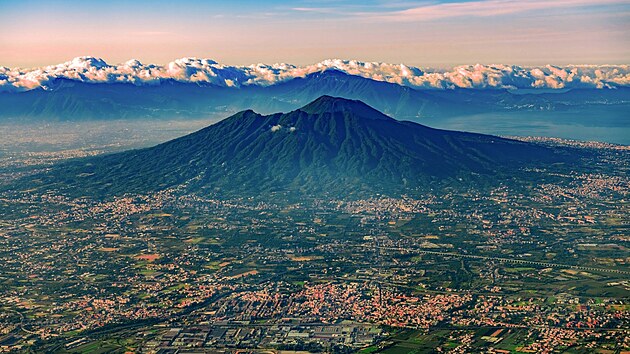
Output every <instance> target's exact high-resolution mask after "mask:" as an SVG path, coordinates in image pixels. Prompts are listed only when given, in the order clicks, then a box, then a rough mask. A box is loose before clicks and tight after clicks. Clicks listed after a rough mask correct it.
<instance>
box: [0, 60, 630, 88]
mask: <svg viewBox="0 0 630 354" xmlns="http://www.w3.org/2000/svg"><path fill="white" fill-rule="evenodd" d="M326 70H339V71H343V72H345V73H347V74H350V75H357V76H361V77H365V78H370V79H373V80H377V81H385V82H390V83H396V84H399V85H404V86H410V87H413V88H422V89H452V88H477V89H485V88H520V89H523V88H528V89H531V88H550V89H560V88H578V87H592V88H605V87H617V86H630V65H570V66H565V67H559V66H552V65H546V66H541V67H520V66H513V65H512V66H510V65H480V64H477V65H465V66H458V67H455V68H453V69H452V70H450V71H442V70H433V69H420V68H417V67H412V66H407V65H404V64H387V63H378V62H361V61H356V60H339V59H329V60H324V61H322V62H320V63H317V64H313V65H307V66H296V65H291V64H284V63H282V64H273V65H267V64H255V65H249V66H229V65H223V64H219V63H217V62H215V61H213V60H210V59H198V58H181V59H177V60H175V61H172V62H170V63H168V64H167V65H163V66H161V65H154V64H143V63H141V62H140V61H138V60H135V59H134V60H129V61H127V62H125V63H122V64H118V65H110V64H108V63H106V62H105V61H104V60H103V59H100V58H94V57H77V58H74V59H73V60H71V61H68V62H65V63H62V64H58V65H51V66H46V67H40V68H30V69H21V68H7V67H0V92H2V91H4V92H19V91H28V90H32V89H35V88H39V87H41V88H43V89H54V86H55V81H56V80H57V79H68V80H76V81H81V82H88V83H131V84H134V85H158V84H160V82H162V81H164V80H175V81H179V82H188V83H197V84H209V85H217V86H224V87H240V86H245V85H260V86H269V85H273V84H276V83H279V82H284V81H288V80H291V79H294V78H300V77H305V76H306V75H309V74H312V73H316V72H323V71H326Z"/></svg>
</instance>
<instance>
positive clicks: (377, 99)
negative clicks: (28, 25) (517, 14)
mask: <svg viewBox="0 0 630 354" xmlns="http://www.w3.org/2000/svg"><path fill="white" fill-rule="evenodd" d="M0 79H1V78H0ZM322 95H332V96H339V97H345V98H348V99H357V100H361V101H364V102H366V103H367V104H369V105H371V106H373V107H375V108H377V109H378V110H380V111H382V112H384V113H386V114H387V115H390V116H392V117H395V118H397V119H405V120H413V121H417V122H422V120H423V119H424V118H441V117H454V116H462V115H470V114H477V113H492V112H515V111H561V112H577V113H580V112H583V111H584V110H589V111H590V112H601V111H605V112H606V114H610V112H612V114H613V115H616V116H620V117H622V118H623V116H624V115H625V116H626V117H627V112H629V111H630V88H627V87H617V88H614V89H596V88H575V89H570V90H524V89H522V90H516V91H512V90H509V89H500V88H498V89H491V90H489V89H462V88H455V89H447V90H435V89H419V88H412V87H408V86H402V85H398V84H395V83H389V82H384V81H377V80H373V79H370V78H365V77H362V76H356V75H350V74H347V73H345V72H342V71H339V70H334V69H330V70H325V71H322V72H315V73H312V74H309V75H306V76H305V77H299V78H294V79H291V80H288V81H282V82H279V83H276V84H273V85H268V86H261V85H243V86H239V87H227V86H219V85H214V84H210V83H203V82H199V83H190V82H181V81H176V80H172V79H165V80H162V81H160V82H159V84H155V85H135V84H132V83H89V82H83V81H79V80H72V79H67V78H56V79H51V80H50V81H49V82H48V83H47V86H46V87H37V88H35V89H32V90H29V91H24V92H2V93H0V107H2V109H0V119H2V120H5V121H6V120H13V121H25V120H27V121H29V120H46V121H55V120H86V119H127V118H129V119H137V118H151V119H156V118H158V119H171V118H219V117H224V116H226V115H228V114H233V113H235V112H238V111H241V110H244V109H249V108H251V109H254V110H256V111H257V112H261V113H263V114H269V113H273V112H278V111H283V112H287V111H291V110H294V109H297V108H299V107H301V106H303V105H304V104H306V103H308V102H310V101H312V100H314V99H315V98H317V97H319V96H322Z"/></svg>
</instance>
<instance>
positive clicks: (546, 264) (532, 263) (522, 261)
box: [368, 246, 630, 275]
mask: <svg viewBox="0 0 630 354" xmlns="http://www.w3.org/2000/svg"><path fill="white" fill-rule="evenodd" d="M368 247H374V246H368ZM378 248H379V249H383V250H389V251H399V252H407V253H419V254H431V255H437V256H447V257H459V258H472V259H480V260H492V261H498V262H506V263H516V264H523V265H530V266H537V267H544V268H567V269H576V270H584V271H589V272H604V273H614V274H621V275H630V271H624V270H619V269H608V268H594V267H583V266H576V265H568V264H559V263H549V262H538V261H528V260H526V259H517V258H502V257H490V256H478V255H472V254H462V253H454V252H436V251H426V250H418V249H409V248H402V247H382V246H380V247H378Z"/></svg>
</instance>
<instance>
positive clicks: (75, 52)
mask: <svg viewBox="0 0 630 354" xmlns="http://www.w3.org/2000/svg"><path fill="white" fill-rule="evenodd" d="M78 56H95V57H100V58H103V59H105V60H106V61H107V62H108V63H122V62H125V61H127V60H129V59H132V58H134V59H139V60H141V61H142V62H145V63H155V64H166V63H168V62H170V61H172V60H174V59H176V58H182V57H198V58H210V59H213V60H215V61H218V62H220V63H223V64H229V65H249V64H254V63H269V64H271V63H278V62H285V63H291V64H296V65H306V64H312V63H316V62H319V61H322V60H324V59H329V58H341V59H357V60H362V61H378V62H387V63H405V64H407V65H413V66H418V67H434V68H450V67H453V66H456V65H464V64H475V63H481V64H514V65H526V66H527V65H545V64H554V65H566V64H629V63H630V0H469V1H461V0H433V1H431V0H426V1H425V0H423V1H414V0H393V1H381V0H334V1H333V0H298V1H281V0H265V1H263V0H227V1H199V0H197V1H193V0H189V1H186V0H179V1H163V0H151V1H142V0H136V1H120V0H113V1H76V0H44V1H42V0H15V1H14V0H0V66H6V67H36V66H44V65H52V64H57V63H61V62H65V61H68V60H71V59H72V58H74V57H78Z"/></svg>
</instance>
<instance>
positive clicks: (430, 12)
mask: <svg viewBox="0 0 630 354" xmlns="http://www.w3.org/2000/svg"><path fill="white" fill-rule="evenodd" d="M615 4H620V5H621V4H626V5H627V4H630V2H629V1H628V0H483V1H471V2H458V3H443V4H434V5H426V6H418V7H414V8H410V9H407V10H402V11H395V12H390V13H385V14H378V15H372V14H368V13H366V14H364V16H367V17H375V18H379V19H385V20H392V21H427V20H436V19H443V18H449V17H464V16H466V17H490V16H500V15H509V14H516V13H521V12H528V11H545V10H552V9H562V8H567V9H572V8H580V7H588V6H602V5H615Z"/></svg>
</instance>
